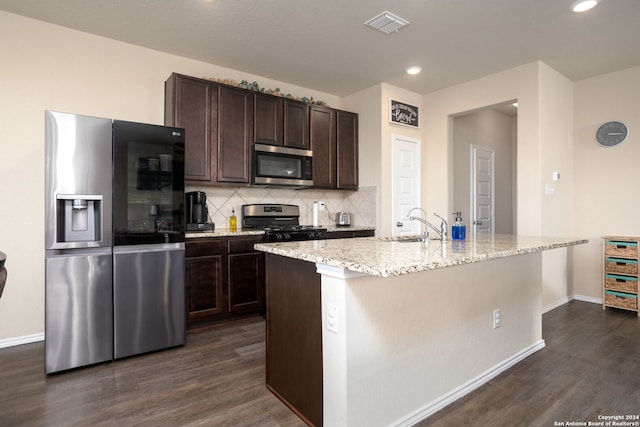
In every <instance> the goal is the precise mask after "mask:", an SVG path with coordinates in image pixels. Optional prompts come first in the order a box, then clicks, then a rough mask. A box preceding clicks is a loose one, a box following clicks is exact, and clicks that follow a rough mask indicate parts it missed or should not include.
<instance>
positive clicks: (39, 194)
mask: <svg viewBox="0 0 640 427" xmlns="http://www.w3.org/2000/svg"><path fill="white" fill-rule="evenodd" d="M0 40H2V43H0V57H1V58H3V60H2V66H1V67H0V82H2V83H0V84H1V85H2V86H1V93H2V97H0V118H2V126H0V141H1V144H2V145H1V147H2V155H0V183H2V192H1V193H0V194H1V195H2V205H1V208H0V250H1V251H3V252H5V253H6V254H7V257H8V258H7V265H6V267H7V270H8V279H7V284H6V287H5V290H4V293H3V295H2V298H1V299H0V340H4V341H5V342H7V341H8V340H10V339H14V338H17V337H22V338H21V339H24V337H27V338H28V337H30V336H33V339H41V338H42V333H43V331H44V110H47V109H50V110H59V111H66V112H73V113H81V114H86V115H94V116H101V117H111V118H117V119H124V120H131V121H140V122H148V123H155V124H162V123H163V121H164V81H165V80H166V79H167V77H169V75H170V74H171V73H172V72H178V73H183V74H187V75H192V76H195V77H217V78H230V79H235V80H237V81H241V80H243V79H246V80H249V81H254V80H255V81H258V83H259V84H260V85H261V86H263V87H267V88H269V87H270V88H275V87H279V88H280V89H281V90H282V91H284V92H289V93H292V94H295V95H298V96H313V97H314V98H315V99H318V100H323V101H325V102H327V103H328V104H329V105H331V106H332V107H336V108H341V107H342V105H341V100H340V99H339V98H338V97H336V96H333V95H329V94H325V93H319V92H317V91H313V90H310V89H305V88H300V87H296V86H292V85H289V84H287V83H283V82H277V81H273V80H269V79H266V78H262V77H259V76H253V75H249V74H246V73H242V72H239V71H235V70H230V69H225V68H221V67H217V66H214V65H211V64H205V63H203V62H198V61H193V60H189V59H186V58H181V57H177V56H172V55H167V54H164V53H160V52H157V51H153V50H149V49H143V48H140V47H137V46H133V45H130V44H126V43H121V42H117V41H114V40H110V39H105V38H101V37H97V36H93V35H89V34H86V33H82V32H78V31H73V30H69V29H66V28H63V27H59V26H54V25H50V24H46V23H43V22H41V21H36V20H31V19H27V18H23V17H20V16H17V15H13V14H9V13H5V12H0Z"/></svg>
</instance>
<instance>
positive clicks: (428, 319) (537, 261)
mask: <svg viewBox="0 0 640 427" xmlns="http://www.w3.org/2000/svg"><path fill="white" fill-rule="evenodd" d="M586 242H587V241H586V240H583V239H571V238H566V239H563V238H541V237H523V236H511V235H496V236H493V237H492V238H488V239H477V240H467V241H455V242H451V241H448V242H444V243H443V242H440V241H431V242H430V244H429V246H428V247H425V245H424V244H423V243H422V242H416V241H411V240H409V241H397V240H393V239H385V238H357V239H344V240H343V239H340V240H318V241H306V242H291V243H273V244H267V243H259V244H256V246H255V249H257V250H259V251H263V252H265V253H266V281H267V283H266V287H267V361H266V363H267V386H268V387H269V388H270V389H271V390H272V391H273V392H274V394H276V395H277V396H278V397H279V398H280V399H281V400H283V402H285V404H287V405H288V406H289V407H290V408H291V409H292V410H293V411H295V412H296V413H298V415H300V416H301V417H302V418H303V419H304V420H305V421H306V422H307V423H309V424H311V425H326V426H360V425H367V426H378V425H379V426H386V425H407V426H409V425H413V424H414V423H416V422H417V421H419V420H421V419H423V418H425V417H427V416H429V415H431V414H432V413H434V412H436V411H437V410H439V409H441V408H442V407H444V406H446V405H447V404H449V403H451V402H453V401H454V400H456V399H457V398H459V397H461V396H463V395H464V394H466V393H468V392H470V391H471V390H473V389H475V388H477V387H479V386H480V385H482V384H484V383H486V382H487V381H489V380H490V379H491V378H493V377H494V376H496V375H497V374H499V373H500V372H502V371H504V370H505V369H507V368H509V367H510V366H512V365H514V364H515V363H517V362H519V361H520V360H523V359H524V358H525V357H527V356H528V355H530V354H532V353H534V352H536V351H538V350H540V349H541V348H543V347H544V340H543V339H542V303H541V284H542V251H545V250H552V249H554V250H561V251H565V252H566V253H567V256H569V255H570V252H569V250H568V249H566V248H568V247H570V246H573V245H578V244H583V243H586ZM496 314H497V316H496Z"/></svg>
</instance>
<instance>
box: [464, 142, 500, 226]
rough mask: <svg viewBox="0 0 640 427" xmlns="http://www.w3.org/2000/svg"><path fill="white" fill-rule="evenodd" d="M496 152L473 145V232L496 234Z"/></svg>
mask: <svg viewBox="0 0 640 427" xmlns="http://www.w3.org/2000/svg"><path fill="white" fill-rule="evenodd" d="M494 159H495V150H494V149H493V148H489V147H483V146H480V145H474V144H472V145H471V224H470V226H471V227H472V228H471V231H472V232H473V233H481V234H494V232H495V219H494V210H495V201H494V193H495V182H494V176H495V170H494V169H495V166H494V164H495V160H494Z"/></svg>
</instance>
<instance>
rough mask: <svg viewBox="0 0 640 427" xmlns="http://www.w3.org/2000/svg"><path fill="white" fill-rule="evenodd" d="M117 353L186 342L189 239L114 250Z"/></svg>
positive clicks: (136, 352)
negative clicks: (186, 254)
mask: <svg viewBox="0 0 640 427" xmlns="http://www.w3.org/2000/svg"><path fill="white" fill-rule="evenodd" d="M113 260H114V263H113V274H114V285H113V301H114V307H113V310H114V357H115V358H116V359H117V358H121V357H127V356H132V355H134V354H140V353H146V352H149V351H154V350H160V349H163V348H168V347H174V346H178V345H183V344H184V340H185V322H186V319H185V285H184V243H174V244H165V245H138V246H116V247H114V248H113Z"/></svg>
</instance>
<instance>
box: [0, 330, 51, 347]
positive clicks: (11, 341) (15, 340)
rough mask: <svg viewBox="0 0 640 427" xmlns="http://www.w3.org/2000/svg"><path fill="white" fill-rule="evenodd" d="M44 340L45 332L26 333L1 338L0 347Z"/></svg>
mask: <svg viewBox="0 0 640 427" xmlns="http://www.w3.org/2000/svg"><path fill="white" fill-rule="evenodd" d="M38 341H44V333H39V334H33V335H24V336H22V337H14V338H7V339H4V340H0V348H6V347H13V346H16V345H22V344H31V343H32V342H38Z"/></svg>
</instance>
